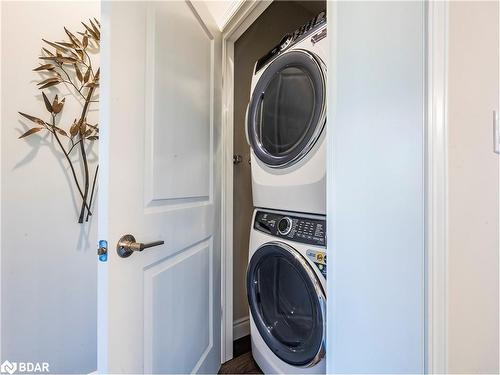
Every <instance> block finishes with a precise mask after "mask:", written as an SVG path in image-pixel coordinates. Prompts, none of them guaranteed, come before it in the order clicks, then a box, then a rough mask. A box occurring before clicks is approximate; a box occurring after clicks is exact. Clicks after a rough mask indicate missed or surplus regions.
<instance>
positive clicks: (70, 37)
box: [64, 27, 82, 47]
mask: <svg viewBox="0 0 500 375" xmlns="http://www.w3.org/2000/svg"><path fill="white" fill-rule="evenodd" d="M64 31H65V32H66V34H67V35H68V36H69V39H70V40H71V42H73V44H74V45H75V46H78V47H81V46H82V45H81V43H80V41H79V40H78V38H77V37H76V36H74V35H73V34H72V33H71V31H69V30H68V29H67V28H66V27H65V28H64Z"/></svg>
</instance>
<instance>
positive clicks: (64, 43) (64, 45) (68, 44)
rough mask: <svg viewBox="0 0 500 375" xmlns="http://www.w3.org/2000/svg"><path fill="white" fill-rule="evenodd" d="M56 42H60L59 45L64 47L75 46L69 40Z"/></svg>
mask: <svg viewBox="0 0 500 375" xmlns="http://www.w3.org/2000/svg"><path fill="white" fill-rule="evenodd" d="M54 43H56V44H59V45H61V46H63V47H68V48H73V47H74V46H73V43H67V42H54Z"/></svg>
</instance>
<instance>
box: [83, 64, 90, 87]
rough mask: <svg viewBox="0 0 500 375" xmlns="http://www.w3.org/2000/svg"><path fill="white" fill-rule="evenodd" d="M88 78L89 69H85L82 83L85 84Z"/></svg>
mask: <svg viewBox="0 0 500 375" xmlns="http://www.w3.org/2000/svg"><path fill="white" fill-rule="evenodd" d="M89 78H90V67H88V68H87V71H86V72H85V76H84V77H83V82H85V83H87V82H88V81H89Z"/></svg>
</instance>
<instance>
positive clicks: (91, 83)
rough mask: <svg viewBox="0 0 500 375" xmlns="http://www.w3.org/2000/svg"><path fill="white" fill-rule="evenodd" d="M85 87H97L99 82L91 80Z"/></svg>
mask: <svg viewBox="0 0 500 375" xmlns="http://www.w3.org/2000/svg"><path fill="white" fill-rule="evenodd" d="M85 87H92V88H95V87H99V84H98V83H95V82H90V83H87V84H86V85H85Z"/></svg>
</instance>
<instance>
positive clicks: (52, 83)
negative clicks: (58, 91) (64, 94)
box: [39, 81, 61, 90]
mask: <svg viewBox="0 0 500 375" xmlns="http://www.w3.org/2000/svg"><path fill="white" fill-rule="evenodd" d="M59 83H61V82H59V81H56V82H49V83H47V84H45V85H43V86H41V87H39V89H40V90H43V89H46V88H47V87H51V86H55V85H58V84H59Z"/></svg>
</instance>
